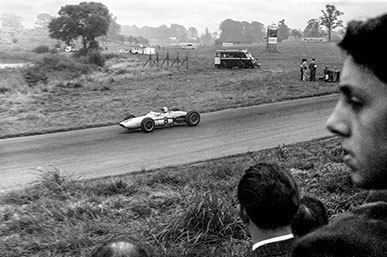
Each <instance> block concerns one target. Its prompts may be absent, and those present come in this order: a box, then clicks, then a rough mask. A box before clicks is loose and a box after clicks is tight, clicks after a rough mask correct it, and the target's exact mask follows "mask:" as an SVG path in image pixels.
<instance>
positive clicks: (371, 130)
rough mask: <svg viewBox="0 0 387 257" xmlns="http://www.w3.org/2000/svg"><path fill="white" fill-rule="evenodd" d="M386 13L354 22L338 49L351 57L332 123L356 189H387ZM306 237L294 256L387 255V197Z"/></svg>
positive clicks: (349, 25) (347, 62)
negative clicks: (340, 141) (340, 140)
mask: <svg viewBox="0 0 387 257" xmlns="http://www.w3.org/2000/svg"><path fill="white" fill-rule="evenodd" d="M386 31H387V14H384V15H382V16H379V17H376V18H373V19H369V20H367V21H352V22H351V23H349V24H348V29H347V32H346V35H345V36H344V38H343V40H342V41H341V42H340V43H339V46H340V47H341V48H342V49H343V50H344V51H345V52H346V54H347V56H346V58H345V60H344V65H343V69H342V72H341V78H340V85H339V86H340V98H339V101H338V103H337V105H336V107H335V109H334V110H333V112H332V114H331V115H330V117H329V118H328V120H327V127H328V129H329V130H330V131H331V132H333V133H334V134H336V135H338V136H339V137H340V138H341V139H342V147H343V151H344V162H345V164H346V165H347V166H348V167H349V168H350V170H351V178H352V181H353V182H354V184H355V185H357V186H359V187H361V188H364V189H373V190H378V189H379V190H383V189H387V72H386V71H385V60H386V59H387V48H386V45H387V37H386V36H385V34H386ZM377 200H378V201H376V202H375V201H371V202H366V203H365V204H363V205H362V206H360V207H359V208H356V209H355V210H353V211H350V212H347V213H345V214H343V215H341V217H338V218H337V219H335V220H334V221H333V222H332V223H331V224H329V225H327V226H325V227H323V228H321V229H318V230H316V231H315V232H313V233H311V234H308V235H307V236H305V237H303V238H302V239H301V240H300V241H299V243H298V245H297V246H296V248H295V250H294V253H293V256H294V257H300V256H302V257H303V256H308V257H315V256H325V257H330V256H345V257H347V256H351V257H363V256H364V257H385V256H387V194H383V193H381V194H378V196H377Z"/></svg>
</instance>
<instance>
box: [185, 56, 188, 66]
mask: <svg viewBox="0 0 387 257" xmlns="http://www.w3.org/2000/svg"><path fill="white" fill-rule="evenodd" d="M185 60H186V61H187V70H188V53H187V57H186V59H185Z"/></svg>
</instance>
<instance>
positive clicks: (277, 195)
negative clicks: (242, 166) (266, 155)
mask: <svg viewBox="0 0 387 257" xmlns="http://www.w3.org/2000/svg"><path fill="white" fill-rule="evenodd" d="M238 200H239V203H240V207H241V218H242V220H243V221H244V222H245V223H248V222H249V221H252V222H253V223H254V224H255V225H256V226H257V227H259V228H261V229H265V230H274V229H277V228H281V227H286V226H290V224H291V222H292V220H293V216H294V215H295V213H296V212H297V209H298V205H299V193H298V187H297V184H296V182H295V180H294V178H293V176H292V175H291V174H290V172H289V171H288V170H286V169H284V168H282V167H280V166H278V165H276V164H271V163H270V164H269V163H258V164H256V165H254V166H252V167H250V168H249V169H247V170H246V172H245V174H244V175H243V177H242V178H241V180H240V181H239V185H238ZM244 213H245V214H246V215H247V217H245V216H246V215H244Z"/></svg>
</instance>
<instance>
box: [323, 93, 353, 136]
mask: <svg viewBox="0 0 387 257" xmlns="http://www.w3.org/2000/svg"><path fill="white" fill-rule="evenodd" d="M326 127H327V129H328V130H329V131H330V132H332V133H333V134H336V135H338V136H342V137H348V136H349V135H350V127H349V124H348V114H346V113H345V110H344V108H343V106H342V104H341V103H340V100H339V102H338V103H337V104H336V107H335V108H334V109H333V111H332V113H331V115H329V117H328V119H327V121H326Z"/></svg>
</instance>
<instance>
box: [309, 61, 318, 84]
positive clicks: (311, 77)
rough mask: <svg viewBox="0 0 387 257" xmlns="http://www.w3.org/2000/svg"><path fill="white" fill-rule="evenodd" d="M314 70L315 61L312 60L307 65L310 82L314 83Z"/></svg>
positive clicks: (315, 67) (315, 68) (315, 66)
mask: <svg viewBox="0 0 387 257" xmlns="http://www.w3.org/2000/svg"><path fill="white" fill-rule="evenodd" d="M316 70H317V64H316V60H315V59H314V58H313V59H312V61H311V62H310V63H309V71H310V81H316Z"/></svg>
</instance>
